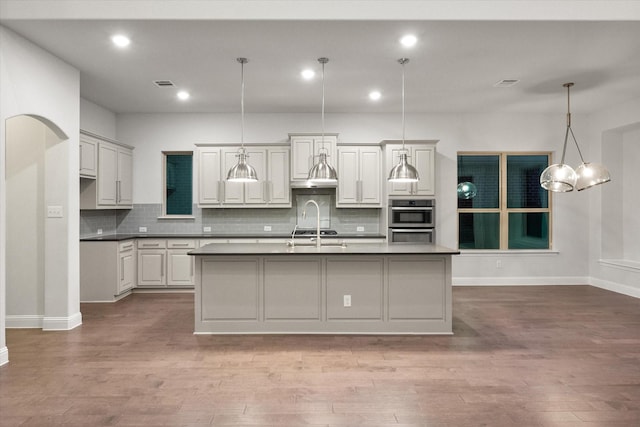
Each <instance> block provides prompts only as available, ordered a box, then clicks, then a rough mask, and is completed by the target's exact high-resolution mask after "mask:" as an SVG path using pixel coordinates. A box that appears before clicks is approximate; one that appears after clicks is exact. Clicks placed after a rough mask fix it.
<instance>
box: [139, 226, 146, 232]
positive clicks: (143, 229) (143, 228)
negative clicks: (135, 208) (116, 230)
mask: <svg viewBox="0 0 640 427" xmlns="http://www.w3.org/2000/svg"><path fill="white" fill-rule="evenodd" d="M138 231H139V232H140V233H146V232H147V227H138Z"/></svg>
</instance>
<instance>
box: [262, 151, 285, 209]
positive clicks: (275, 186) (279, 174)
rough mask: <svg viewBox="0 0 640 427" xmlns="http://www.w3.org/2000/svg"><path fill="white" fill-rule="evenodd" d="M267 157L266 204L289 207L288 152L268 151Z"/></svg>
mask: <svg viewBox="0 0 640 427" xmlns="http://www.w3.org/2000/svg"><path fill="white" fill-rule="evenodd" d="M267 155H268V162H267V171H268V172H267V202H268V203H269V204H271V205H284V206H291V187H290V185H289V150H288V149H286V148H283V149H269V150H268V151H267Z"/></svg>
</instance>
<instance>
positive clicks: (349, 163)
mask: <svg viewBox="0 0 640 427" xmlns="http://www.w3.org/2000/svg"><path fill="white" fill-rule="evenodd" d="M382 198H383V197H382V149H381V148H380V146H339V147H338V193H337V203H336V206H337V207H339V208H340V207H356V208H358V207H362V208H379V207H382Z"/></svg>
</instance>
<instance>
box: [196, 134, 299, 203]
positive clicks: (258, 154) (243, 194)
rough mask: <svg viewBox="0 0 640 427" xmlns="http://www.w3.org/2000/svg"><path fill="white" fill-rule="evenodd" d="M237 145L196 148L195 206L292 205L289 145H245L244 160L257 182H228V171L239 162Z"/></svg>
mask: <svg viewBox="0 0 640 427" xmlns="http://www.w3.org/2000/svg"><path fill="white" fill-rule="evenodd" d="M238 148H239V147H238V146H234V147H229V146H224V147H222V146H220V147H199V148H198V172H197V174H198V175H197V176H198V205H199V206H200V207H204V208H216V207H227V208H233V207H238V208H242V207H291V190H290V188H289V152H290V151H289V148H288V147H280V146H257V147H251V146H249V147H247V146H245V148H246V149H247V156H248V157H247V163H249V164H250V165H251V166H252V167H253V168H254V169H255V170H256V173H257V174H258V181H257V182H248V183H239V182H227V181H226V178H227V172H228V171H229V169H231V168H232V167H233V165H235V164H236V162H237V161H238V158H237V155H238Z"/></svg>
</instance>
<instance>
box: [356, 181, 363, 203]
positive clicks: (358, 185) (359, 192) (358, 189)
mask: <svg viewBox="0 0 640 427" xmlns="http://www.w3.org/2000/svg"><path fill="white" fill-rule="evenodd" d="M356 201H358V202H362V181H356Z"/></svg>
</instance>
